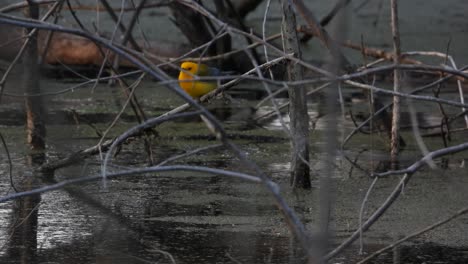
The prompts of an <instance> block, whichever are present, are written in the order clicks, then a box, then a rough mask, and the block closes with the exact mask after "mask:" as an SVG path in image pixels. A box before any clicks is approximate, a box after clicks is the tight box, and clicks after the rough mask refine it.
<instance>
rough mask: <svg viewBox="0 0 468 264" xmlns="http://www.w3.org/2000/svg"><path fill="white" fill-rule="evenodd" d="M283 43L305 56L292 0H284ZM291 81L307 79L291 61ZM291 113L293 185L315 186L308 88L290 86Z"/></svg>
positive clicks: (301, 70)
mask: <svg viewBox="0 0 468 264" xmlns="http://www.w3.org/2000/svg"><path fill="white" fill-rule="evenodd" d="M282 7H283V22H282V27H281V30H282V32H283V46H284V49H285V52H286V53H288V54H290V53H293V54H294V55H295V56H296V57H297V58H298V59H301V50H300V46H299V40H298V38H297V32H296V17H295V14H294V11H293V8H292V6H291V4H290V2H289V1H288V0H282ZM287 71H288V79H289V81H300V80H302V79H303V69H302V68H301V67H300V66H299V64H296V63H293V62H292V61H288V65H287ZM288 92H289V101H290V108H289V116H290V119H291V123H290V128H291V136H292V160H291V185H292V186H293V187H294V188H305V189H308V188H310V187H311V183H310V175H309V174H310V168H309V164H308V162H309V115H308V113H307V100H306V90H305V87H304V86H295V87H289V89H288Z"/></svg>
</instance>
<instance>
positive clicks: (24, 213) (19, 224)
mask: <svg viewBox="0 0 468 264" xmlns="http://www.w3.org/2000/svg"><path fill="white" fill-rule="evenodd" d="M34 182H36V180H34V178H33V177H32V176H28V177H26V180H25V181H24V184H22V186H21V187H22V188H21V189H22V190H30V189H32V188H33V187H35V186H36V185H35V184H33V183H34ZM18 187H20V186H18ZM40 202H41V197H40V196H39V195H32V196H28V197H25V198H20V199H17V200H15V201H14V202H12V209H11V213H10V220H9V225H8V229H7V230H8V231H7V236H8V237H6V238H5V243H6V244H5V245H6V260H7V261H5V262H3V263H24V264H27V263H36V262H37V227H38V215H39V204H40Z"/></svg>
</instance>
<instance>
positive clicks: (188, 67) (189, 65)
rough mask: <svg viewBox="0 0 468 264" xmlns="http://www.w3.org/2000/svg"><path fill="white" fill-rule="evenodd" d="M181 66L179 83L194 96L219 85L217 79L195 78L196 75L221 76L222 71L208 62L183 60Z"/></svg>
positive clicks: (198, 95) (207, 91)
mask: <svg viewBox="0 0 468 264" xmlns="http://www.w3.org/2000/svg"><path fill="white" fill-rule="evenodd" d="M180 68H181V71H180V73H179V85H180V87H181V88H182V89H183V90H184V91H185V92H186V93H188V94H189V95H190V96H192V97H193V98H199V97H201V96H203V95H205V94H207V93H209V92H211V91H213V90H214V89H216V87H217V86H218V84H217V81H216V80H213V81H211V80H205V81H202V80H194V79H196V77H195V76H198V77H208V76H219V75H220V73H221V71H220V70H218V69H216V68H213V67H209V66H208V65H206V64H202V63H195V62H191V61H186V62H183V63H182V65H180ZM190 80H192V81H190Z"/></svg>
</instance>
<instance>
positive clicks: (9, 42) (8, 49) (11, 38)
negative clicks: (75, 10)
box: [0, 25, 188, 67]
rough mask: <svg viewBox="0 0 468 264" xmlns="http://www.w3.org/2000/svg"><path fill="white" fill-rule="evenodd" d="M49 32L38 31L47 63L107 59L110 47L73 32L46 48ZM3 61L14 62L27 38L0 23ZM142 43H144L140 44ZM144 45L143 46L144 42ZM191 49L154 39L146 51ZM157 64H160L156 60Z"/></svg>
mask: <svg viewBox="0 0 468 264" xmlns="http://www.w3.org/2000/svg"><path fill="white" fill-rule="evenodd" d="M47 35H48V32H47V31H42V30H41V31H39V33H38V48H39V54H40V55H44V54H45V58H44V62H45V63H46V64H54V65H56V64H66V65H96V66H98V65H101V64H102V63H103V61H104V55H105V53H106V52H107V49H100V48H99V46H97V45H96V44H95V43H94V42H92V41H90V40H88V39H86V38H83V37H80V36H75V35H72V34H66V33H57V32H55V33H54V34H53V36H52V39H51V41H50V43H49V45H48V47H45V43H46V39H47ZM0 36H2V40H0V46H1V47H2V48H1V49H0V60H4V61H12V60H13V59H14V57H15V56H16V54H17V53H18V51H19V49H20V47H21V44H22V42H23V41H24V38H23V37H22V35H21V29H20V28H18V27H11V26H5V25H0ZM141 44H143V43H141ZM141 46H144V45H141ZM46 48H47V53H44V50H45V49H46ZM187 51H188V48H187V47H185V46H184V45H180V44H176V45H174V44H173V43H167V42H164V43H162V42H157V41H153V42H151V43H150V47H149V48H147V49H145V52H148V53H151V54H153V55H155V56H157V57H161V58H163V59H164V58H173V57H178V56H180V55H182V54H184V53H185V52H187ZM113 57H114V53H112V52H111V53H109V59H110V60H109V61H112V59H113ZM154 62H155V63H160V62H161V61H157V60H156V59H154ZM120 66H123V67H133V66H134V65H133V64H132V63H130V62H129V61H126V60H120Z"/></svg>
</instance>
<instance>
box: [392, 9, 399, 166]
mask: <svg viewBox="0 0 468 264" xmlns="http://www.w3.org/2000/svg"><path fill="white" fill-rule="evenodd" d="M391 13H392V14H391V17H392V25H391V26H392V35H393V51H394V54H393V62H394V63H395V64H399V63H400V56H401V51H400V33H399V29H398V1H397V0H391ZM393 78H394V79H393V91H395V92H400V71H399V70H398V69H395V70H394V71H393ZM392 114H393V115H392V130H391V142H390V146H391V148H390V149H391V161H392V167H394V166H396V164H397V159H398V152H399V151H400V131H399V130H400V97H399V96H394V97H393V111H392Z"/></svg>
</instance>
